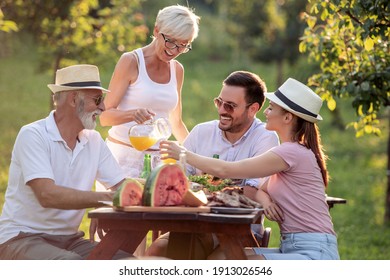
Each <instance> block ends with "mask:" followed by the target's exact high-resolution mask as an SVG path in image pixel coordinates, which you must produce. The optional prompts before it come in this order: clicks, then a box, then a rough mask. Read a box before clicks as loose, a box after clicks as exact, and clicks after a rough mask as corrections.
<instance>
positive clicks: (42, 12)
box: [4, 0, 148, 71]
mask: <svg viewBox="0 0 390 280" xmlns="http://www.w3.org/2000/svg"><path fill="white" fill-rule="evenodd" d="M139 5H140V0H111V1H98V0H79V1H72V0H66V1H48V0H36V1H33V2H30V3H26V2H25V1H21V0H17V1H10V0H5V6H4V10H5V11H6V12H7V13H8V15H9V17H10V18H12V19H13V20H15V21H16V22H17V23H18V24H20V26H21V28H22V30H25V31H29V32H31V33H32V34H33V35H34V37H35V39H36V40H37V42H38V44H39V46H40V52H41V53H42V54H44V55H43V56H42V65H41V67H42V69H47V68H51V69H53V71H55V70H56V69H58V68H62V67H64V66H68V65H71V64H75V63H92V64H98V65H106V64H107V61H108V60H110V61H111V60H115V61H116V60H117V59H118V57H119V55H120V54H121V53H122V52H124V51H125V50H127V49H133V48H135V47H137V46H140V45H141V44H142V43H143V42H144V41H145V40H146V35H147V32H148V30H147V28H146V27H145V25H144V19H143V15H142V14H140V13H139V12H137V9H138V8H139ZM53 62H54V65H53ZM49 65H50V66H51V67H49Z"/></svg>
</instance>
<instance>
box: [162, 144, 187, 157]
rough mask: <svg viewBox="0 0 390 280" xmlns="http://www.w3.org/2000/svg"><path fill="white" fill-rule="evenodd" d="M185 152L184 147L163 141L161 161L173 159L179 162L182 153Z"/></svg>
mask: <svg viewBox="0 0 390 280" xmlns="http://www.w3.org/2000/svg"><path fill="white" fill-rule="evenodd" d="M182 150H185V148H184V147H183V146H179V145H178V144H177V143H176V142H174V141H161V142H160V154H161V159H163V160H164V159H167V158H173V159H176V160H179V157H180V152H181V151H182Z"/></svg>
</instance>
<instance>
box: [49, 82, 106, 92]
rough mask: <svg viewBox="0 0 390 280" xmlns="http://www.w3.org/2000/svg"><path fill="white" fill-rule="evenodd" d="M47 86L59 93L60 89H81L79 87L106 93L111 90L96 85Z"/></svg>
mask: <svg viewBox="0 0 390 280" xmlns="http://www.w3.org/2000/svg"><path fill="white" fill-rule="evenodd" d="M47 86H48V88H49V89H50V90H51V91H52V92H53V93H57V92H60V91H71V90H79V89H99V90H101V91H103V92H104V93H108V92H110V91H109V90H108V89H105V88H102V87H94V86H90V87H68V86H58V85H54V84H49V85H47Z"/></svg>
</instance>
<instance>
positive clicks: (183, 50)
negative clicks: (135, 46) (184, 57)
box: [161, 33, 192, 53]
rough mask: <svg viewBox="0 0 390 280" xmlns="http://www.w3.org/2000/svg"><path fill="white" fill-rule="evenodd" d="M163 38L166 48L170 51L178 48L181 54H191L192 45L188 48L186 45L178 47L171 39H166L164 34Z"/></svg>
mask: <svg viewBox="0 0 390 280" xmlns="http://www.w3.org/2000/svg"><path fill="white" fill-rule="evenodd" d="M161 35H162V37H163V38H164V41H165V46H166V47H167V48H168V49H170V50H173V49H175V48H177V50H178V51H179V52H180V53H187V52H189V51H190V50H192V46H191V44H188V45H186V46H184V45H180V46H179V45H176V44H175V43H174V42H172V41H171V40H170V39H168V38H166V37H165V35H164V34H162V33H161Z"/></svg>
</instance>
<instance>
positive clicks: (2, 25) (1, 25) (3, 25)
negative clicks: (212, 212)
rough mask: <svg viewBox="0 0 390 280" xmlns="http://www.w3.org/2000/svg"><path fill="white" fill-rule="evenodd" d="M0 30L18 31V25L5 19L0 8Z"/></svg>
mask: <svg viewBox="0 0 390 280" xmlns="http://www.w3.org/2000/svg"><path fill="white" fill-rule="evenodd" d="M0 31H4V32H11V31H18V26H17V25H16V23H15V22H13V21H11V20H5V19H4V14H3V12H2V10H1V8H0Z"/></svg>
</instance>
